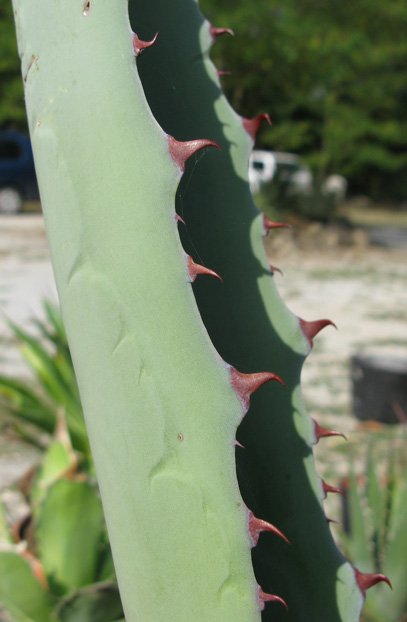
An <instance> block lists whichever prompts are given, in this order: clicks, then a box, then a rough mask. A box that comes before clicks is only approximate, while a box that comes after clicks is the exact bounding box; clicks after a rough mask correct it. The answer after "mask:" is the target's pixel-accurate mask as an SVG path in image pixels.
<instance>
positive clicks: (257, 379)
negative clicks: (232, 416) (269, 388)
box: [230, 367, 285, 411]
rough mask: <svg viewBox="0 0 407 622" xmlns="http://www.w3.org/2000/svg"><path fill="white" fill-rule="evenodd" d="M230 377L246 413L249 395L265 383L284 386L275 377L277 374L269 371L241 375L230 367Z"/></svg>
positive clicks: (278, 378)
mask: <svg viewBox="0 0 407 622" xmlns="http://www.w3.org/2000/svg"><path fill="white" fill-rule="evenodd" d="M230 376H231V381H232V386H233V388H234V390H235V391H236V393H237V395H238V397H239V399H240V401H241V402H242V404H243V406H244V408H245V410H246V411H247V410H249V406H250V396H251V394H252V393H254V392H255V391H257V389H259V388H260V387H261V386H262V385H263V384H265V383H266V382H269V381H270V380H277V382H280V383H281V384H282V385H283V386H285V384H284V382H283V381H282V380H281V378H280V377H279V376H277V374H273V373H272V372H271V371H262V372H258V373H257V374H242V372H240V371H238V370H237V369H235V368H234V367H231V368H230Z"/></svg>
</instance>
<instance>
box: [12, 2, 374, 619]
mask: <svg viewBox="0 0 407 622" xmlns="http://www.w3.org/2000/svg"><path fill="white" fill-rule="evenodd" d="M13 6H14V11H15V17H16V25H17V35H18V42H19V50H20V54H21V59H22V73H23V77H24V83H25V92H26V104H27V112H28V119H29V126H30V132H31V138H32V143H33V149H34V154H35V160H36V167H37V172H38V177H39V185H40V191H41V201H42V205H43V210H44V216H45V221H46V227H47V233H48V238H49V244H50V249H51V256H52V262H53V266H54V272H55V277H56V282H57V287H58V292H59V297H60V302H61V307H62V313H63V318H64V323H65V326H66V329H67V335H68V339H69V343H70V348H71V352H72V356H73V361H74V365H75V370H76V374H77V377H78V383H79V388H80V393H81V399H82V403H83V407H84V412H85V418H86V424H87V428H88V432H89V437H90V442H91V448H92V452H93V456H94V460H95V465H96V470H97V475H98V480H99V485H100V490H101V496H102V501H103V506H104V511H105V517H106V521H107V526H108V531H109V537H110V541H111V545H112V550H113V556H114V562H115V568H116V573H117V577H118V582H119V586H120V592H121V597H122V601H123V605H124V610H125V614H126V619H127V622H135V621H136V620H137V621H140V620H142V621H143V622H162V621H163V620H170V621H171V622H191V620H193V621H196V622H198V621H199V622H231V621H233V622H250V621H253V622H254V621H258V620H260V618H261V615H262V619H263V620H271V619H272V620H280V619H281V620H292V621H294V620H295V621H300V620H301V621H304V622H305V621H306V622H310V621H311V620H321V621H322V620H324V621H326V620H329V621H330V622H337V621H340V620H342V621H344V622H352V621H353V620H357V619H358V617H359V612H360V609H361V607H362V603H363V599H364V595H365V591H366V589H367V588H368V587H369V586H370V585H372V584H374V583H376V582H378V581H382V580H386V578H385V577H384V576H382V575H366V574H361V573H359V572H358V571H356V570H355V569H354V568H353V567H352V566H351V565H350V564H348V563H347V562H346V561H345V560H344V559H343V558H342V556H341V555H340V553H339V552H338V550H337V548H336V546H335V544H334V542H333V539H332V537H331V534H330V531H329V527H328V524H327V520H326V518H325V514H324V511H323V508H322V500H323V498H324V496H325V495H326V493H327V492H328V491H330V490H332V488H331V487H330V486H328V485H326V484H324V483H323V482H322V481H321V479H320V478H319V477H318V475H317V474H316V471H315V467H314V462H313V457H312V449H311V445H312V444H313V443H315V442H317V441H318V439H319V438H320V437H321V436H327V435H330V434H334V433H333V432H329V431H327V430H324V429H323V428H321V427H320V426H319V425H318V424H316V423H314V422H312V420H311V419H310V418H309V417H308V416H307V415H306V414H305V412H304V407H303V403H302V398H301V390H300V384H299V380H300V373H301V367H302V364H303V362H304V360H305V358H306V356H307V355H308V353H309V351H310V349H311V346H312V341H313V338H314V337H315V335H316V333H317V332H318V331H319V330H320V329H321V328H322V327H324V326H326V325H327V324H329V323H330V322H329V321H327V320H322V321H316V322H305V321H303V320H300V319H298V318H297V317H295V316H294V315H292V314H291V313H290V312H289V311H288V310H287V309H286V307H285V306H284V304H283V303H282V301H281V300H280V298H279V296H278V293H277V291H276V289H275V286H274V282H273V278H272V273H270V268H269V265H268V262H267V259H266V256H265V253H264V250H263V246H262V239H261V238H262V236H263V235H265V234H266V233H267V231H268V230H270V229H274V228H276V227H278V226H280V224H279V223H273V222H270V221H269V220H267V219H265V218H264V217H263V216H262V215H259V214H258V213H257V211H256V209H255V207H254V205H253V203H252V199H251V196H250V192H249V187H248V183H247V161H248V155H249V152H250V149H251V148H252V146H253V143H254V139H255V134H256V131H257V130H258V128H259V126H260V124H261V121H262V119H263V117H264V115H263V116H260V117H257V118H256V119H253V120H247V119H242V118H241V117H239V116H238V115H237V114H235V113H234V112H233V111H232V110H231V109H230V107H229V105H228V104H227V102H226V100H225V99H224V97H223V95H222V92H221V89H220V85H219V79H218V76H217V75H216V71H215V69H214V67H213V65H212V64H211V62H210V60H209V50H210V47H211V45H212V43H213V42H214V41H215V40H216V37H217V36H219V35H220V34H223V33H224V32H227V31H226V30H225V29H218V28H214V27H212V26H211V25H210V24H209V23H208V22H206V21H205V20H204V19H203V18H202V16H201V14H200V12H199V9H198V4H197V2H196V1H195V0H178V1H177V2H173V3H169V2H168V1H167V2H165V1H164V0H148V1H146V0H138V1H136V0H134V2H133V1H131V2H130V18H131V23H132V29H131V28H130V23H129V16H128V7H127V2H126V1H125V0H115V2H111V1H109V0H87V1H85V2H84V0H70V2H63V1H62V0H36V1H35V2H33V0H13ZM133 31H135V32H136V33H137V34H134V32H133ZM157 31H159V36H158V37H157V35H156V33H157ZM138 70H139V71H140V75H139V72H138ZM202 137H204V138H202ZM217 146H219V147H220V148H221V151H220V152H219V151H218V150H216V149H213V148H211V149H210V150H207V149H206V148H207V147H217ZM181 178H182V179H181ZM180 180H181V183H180ZM178 188H179V190H178V198H177V210H178V211H176V209H175V197H176V195H177V189H178ZM184 223H185V224H184ZM179 230H180V232H179ZM181 241H182V243H181ZM202 275H204V276H202ZM205 275H206V276H205ZM218 275H220V277H221V278H211V277H213V276H215V277H216V276H218ZM195 280H196V282H195ZM191 283H193V285H192V286H191ZM281 379H282V380H281ZM270 381H271V382H270ZM283 384H285V386H282V385H283ZM263 385H265V386H263ZM260 387H261V388H260ZM257 389H259V390H258V391H257ZM255 391H256V393H255V394H254V395H253V393H254V392H255ZM243 417H244V420H243V422H242V419H243ZM241 422H242V423H241ZM236 432H237V438H238V441H237V440H236ZM236 446H237V447H236ZM236 458H237V459H236ZM236 463H237V476H236ZM262 531H269V532H270V533H267V534H264V535H262V536H261V537H260V533H261V532H262ZM288 541H289V543H288ZM252 547H255V548H254V549H253V551H251V549H252ZM260 585H261V587H260ZM268 601H277V602H275V603H270V604H268V605H267V606H266V603H267V602H268ZM286 609H287V611H286ZM262 610H263V614H261V611H262Z"/></svg>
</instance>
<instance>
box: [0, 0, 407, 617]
mask: <svg viewBox="0 0 407 622" xmlns="http://www.w3.org/2000/svg"><path fill="white" fill-rule="evenodd" d="M200 5H201V9H202V11H203V13H204V14H205V15H206V16H207V17H208V18H209V19H210V20H211V22H212V23H213V24H214V25H215V26H217V27H225V28H231V29H232V30H233V31H234V32H235V37H233V38H231V37H229V36H228V35H225V36H223V37H220V38H219V39H218V41H217V43H216V45H215V46H214V48H213V50H212V58H213V60H214V62H215V64H216V66H217V68H218V70H219V71H220V72H221V75H220V80H221V83H222V87H223V89H224V91H225V93H226V95H227V97H228V99H229V101H230V102H231V104H232V105H233V107H234V108H235V110H236V111H237V112H238V113H240V114H241V115H242V116H243V117H246V118H251V117H253V116H256V115H258V114H260V113H263V112H268V113H269V114H270V118H271V121H272V125H271V126H269V125H268V124H267V123H264V124H263V127H262V129H261V130H260V132H259V134H258V139H257V143H256V148H255V151H254V152H253V155H252V157H251V160H250V163H249V181H250V184H251V187H252V190H253V192H254V194H255V198H256V202H257V204H258V206H259V207H260V208H261V209H262V210H263V211H264V212H265V213H266V214H267V215H268V216H269V217H271V218H273V219H277V220H285V221H287V222H289V223H290V224H292V225H293V227H292V228H290V229H284V230H278V231H275V232H272V233H270V235H269V236H268V238H267V239H266V241H265V244H266V250H267V253H268V256H269V258H270V262H271V264H272V265H273V266H274V268H273V271H274V278H275V279H276V280H277V285H278V288H279V291H280V292H281V295H282V297H283V299H284V300H285V302H286V304H287V306H288V307H289V308H290V309H291V310H292V311H293V312H294V313H296V314H298V315H299V316H301V317H303V318H305V319H307V320H313V319H318V318H320V317H329V318H330V319H332V320H333V321H334V322H335V324H336V325H337V327H338V331H334V330H333V329H332V328H327V329H326V330H325V331H324V332H323V333H322V334H321V335H320V336H319V337H318V338H317V339H316V340H315V347H314V350H313V352H312V354H311V356H310V357H309V359H308V361H307V363H306V365H305V368H304V372H303V390H304V398H305V401H306V403H307V407H308V411H309V413H310V415H311V416H313V417H315V418H316V419H317V420H318V422H319V423H320V425H323V426H325V427H328V428H333V429H336V430H340V431H341V432H343V433H344V434H346V436H347V437H348V441H347V442H345V441H343V440H341V439H339V438H330V439H327V440H326V441H325V443H324V444H322V443H320V444H319V445H318V446H317V447H316V449H315V454H316V459H317V468H318V471H319V473H320V474H321V476H322V477H323V478H324V479H325V480H326V481H327V482H328V483H329V484H331V485H334V486H338V487H341V488H343V489H344V490H346V491H347V493H348V496H347V499H345V498H343V497H341V496H340V495H329V497H328V499H327V501H326V502H325V504H326V510H327V515H328V516H329V517H330V518H332V519H335V520H337V521H338V525H333V527H332V529H333V532H334V535H335V538H336V539H337V541H338V544H339V546H340V547H341V549H342V550H343V551H344V552H345V553H346V554H347V556H348V557H349V558H350V559H351V560H352V562H353V563H355V565H357V566H358V568H359V569H360V570H362V571H365V572H371V571H378V572H385V573H387V574H388V575H389V577H390V579H391V580H392V582H393V586H394V591H393V593H390V590H388V588H387V586H386V585H384V586H381V585H380V586H378V587H377V588H375V590H371V591H370V592H369V593H368V600H367V605H366V608H365V610H364V614H363V616H364V617H363V620H365V622H401V621H402V620H403V621H404V622H405V621H406V620H407V593H406V591H405V585H406V582H407V477H406V475H407V451H406V449H407V262H406V259H407V62H406V60H407V11H406V5H405V1H404V0H390V1H389V2H378V0H352V2H342V1H339V0H312V1H311V0H284V2H281V1H279V0H258V1H257V2H252V0H233V2H232V1H231V0H201V2H200ZM280 271H282V272H283V273H284V276H283V275H282V274H281V273H280ZM44 299H48V300H51V301H52V302H54V303H56V301H57V295H56V290H55V285H54V282H53V277H52V270H51V266H50V261H49V254H48V248H47V243H46V238H45V232H44V225H43V219H42V215H41V206H40V203H39V197H38V189H37V187H36V182H35V175H34V168H33V161H32V153H31V147H30V143H29V140H28V139H27V125H26V119H25V110H24V98H23V87H22V81H21V77H20V67H19V59H18V56H17V51H16V43H15V33H14V24H13V19H12V10H11V2H10V1H9V0H0V492H1V498H2V501H3V510H2V512H3V518H4V521H5V523H13V524H14V525H15V524H17V523H18V521H21V520H22V519H24V517H26V516H27V513H29V511H30V510H29V506H30V498H29V495H27V488H24V487H23V488H21V486H20V484H21V478H23V477H25V476H26V475H27V473H28V472H30V469H31V468H32V467H33V466H35V465H39V464H42V463H43V460H44V452H45V455H48V454H47V452H48V451H49V447H50V438H51V437H50V433H52V430H53V426H54V425H55V422H56V420H57V418H58V417H59V418H60V417H61V413H63V414H64V417H65V423H66V425H67V427H68V429H69V426H70V425H72V426H73V428H74V429H75V430H76V431H77V432H78V417H79V420H80V415H78V413H79V412H80V403H78V396H77V389H76V385H75V381H74V377H73V374H72V371H71V362H70V357H69V350H68V348H67V345H66V341H65V336H64V331H63V326H62V324H61V322H60V319H59V317H58V311H57V309H56V308H54V306H52V305H46V306H44V302H43V301H44ZM10 321H12V322H13V325H10ZM72 396H74V399H73V400H72ZM64 417H63V418H64ZM24 422H25V423H24ZM72 422H74V423H72ZM75 422H76V423H75ZM34 423H35V425H33V424H34ZM79 427H80V426H79ZM80 431H81V434H82V432H83V430H82V428H81V427H80ZM78 434H79V433H78ZM79 437H80V438H79V440H78V438H76V441H75V442H74V450H75V452H76V454H75V455H76V456H78V455H82V457H83V455H85V459H84V462H82V465H83V464H87V468H88V472H89V471H90V472H91V468H89V460H90V458H89V456H88V455H87V454H86V447H85V449H84V444H83V443H84V441H83V437H81V435H80V434H79ZM75 443H76V444H75ZM85 445H86V443H85ZM81 452H82V454H81ZM68 453H69V452H68ZM69 456H71V454H69ZM69 456H68V454H67V456H66V464H68V463H69V464H70V462H69V461H70V460H71V457H69ZM86 461H88V462H87V463H86ZM79 462H80V461H79ZM64 464H65V462H64ZM57 472H58V469H56V470H55V473H57ZM338 497H339V498H338ZM1 516H2V514H1V512H0V543H1V539H2V538H3V539H5V538H6V528H5V527H4V528H3V527H2V526H1V525H2V518H1ZM5 523H4V524H5ZM2 530H3V531H2ZM13 533H14V535H13V537H12V540H13V538H14V540H13V541H15V539H16V538H17V539H18V538H20V539H21V540H24V537H25V535H24V534H23V533H20V532H18V533H17V532H16V531H14V532H13ZM16 534H17V535H16ZM86 537H88V535H87V536H86ZM0 548H1V545H0ZM0 596H1V590H0ZM0 601H1V598H0ZM2 616H3V617H2ZM7 616H9V614H6V613H5V612H4V611H3V613H2V611H1V610H0V621H3V620H4V621H8V620H9V619H12V618H11V617H7ZM67 619H68V618H67ZM101 622H108V620H101Z"/></svg>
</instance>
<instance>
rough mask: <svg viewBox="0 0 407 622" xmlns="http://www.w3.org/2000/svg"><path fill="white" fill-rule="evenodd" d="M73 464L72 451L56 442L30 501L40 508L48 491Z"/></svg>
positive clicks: (43, 462)
mask: <svg viewBox="0 0 407 622" xmlns="http://www.w3.org/2000/svg"><path fill="white" fill-rule="evenodd" d="M71 464H72V450H71V451H70V450H69V448H67V447H66V446H65V444H64V443H63V442H62V441H58V440H54V441H53V442H52V443H51V444H50V446H49V447H48V449H47V451H46V453H45V455H44V458H43V461H42V463H41V467H40V469H39V471H38V473H37V476H36V478H35V481H34V484H33V486H32V488H31V491H30V499H31V502H32V503H33V505H34V506H38V505H39V504H40V503H41V501H43V499H44V498H45V496H46V494H47V489H48V488H49V487H50V486H51V485H52V484H53V483H54V482H55V481H56V480H57V479H59V478H60V477H62V475H63V474H64V473H65V472H66V471H67V469H69V467H70V466H71Z"/></svg>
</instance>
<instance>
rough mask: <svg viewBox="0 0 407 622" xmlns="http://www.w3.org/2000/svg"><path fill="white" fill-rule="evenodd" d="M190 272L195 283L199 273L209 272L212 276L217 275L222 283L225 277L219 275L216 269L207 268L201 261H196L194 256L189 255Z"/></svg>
mask: <svg viewBox="0 0 407 622" xmlns="http://www.w3.org/2000/svg"><path fill="white" fill-rule="evenodd" d="M188 272H189V276H190V277H191V282H192V283H193V282H194V281H195V279H196V277H197V276H198V274H208V275H210V276H216V278H218V279H219V280H220V281H221V282H222V283H223V279H222V277H220V276H219V274H217V273H216V272H215V271H214V270H211V269H210V268H206V267H205V266H201V264H199V263H195V262H194V260H193V259H192V257H190V255H188Z"/></svg>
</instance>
